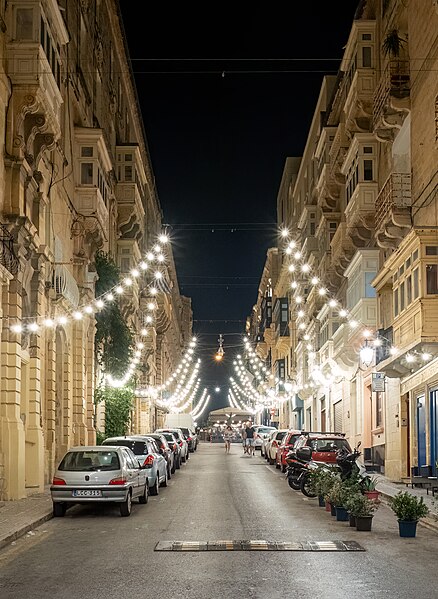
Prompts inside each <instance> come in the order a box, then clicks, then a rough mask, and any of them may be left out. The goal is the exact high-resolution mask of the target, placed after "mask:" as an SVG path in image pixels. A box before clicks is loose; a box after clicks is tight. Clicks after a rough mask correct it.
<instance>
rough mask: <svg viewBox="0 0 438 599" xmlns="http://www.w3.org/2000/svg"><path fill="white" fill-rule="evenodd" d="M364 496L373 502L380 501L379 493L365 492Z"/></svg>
mask: <svg viewBox="0 0 438 599" xmlns="http://www.w3.org/2000/svg"><path fill="white" fill-rule="evenodd" d="M364 495H365V496H366V497H368V499H371V500H373V501H375V500H376V499H379V491H365V492H364Z"/></svg>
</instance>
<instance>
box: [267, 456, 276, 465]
mask: <svg viewBox="0 0 438 599" xmlns="http://www.w3.org/2000/svg"><path fill="white" fill-rule="evenodd" d="M268 459H269V463H270V464H271V466H273V465H274V464H275V460H273V459H272V458H271V456H269V458H268Z"/></svg>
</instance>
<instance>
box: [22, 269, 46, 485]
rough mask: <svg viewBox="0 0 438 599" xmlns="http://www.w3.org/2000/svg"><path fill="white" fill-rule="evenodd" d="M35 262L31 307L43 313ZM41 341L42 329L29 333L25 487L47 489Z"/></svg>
mask: <svg viewBox="0 0 438 599" xmlns="http://www.w3.org/2000/svg"><path fill="white" fill-rule="evenodd" d="M38 262H39V263H38V264H36V265H35V266H36V269H35V273H34V276H33V280H32V290H31V292H32V307H33V311H34V313H35V315H36V316H37V315H40V314H41V313H42V306H43V304H44V267H43V265H42V264H41V260H40V261H38ZM41 344H42V338H41V334H40V333H39V332H37V333H33V334H32V335H31V336H30V347H29V355H30V360H29V389H28V398H27V400H28V401H27V408H28V410H27V416H26V423H25V434H26V488H29V489H34V490H35V491H38V492H41V491H43V489H44V440H43V429H42V411H41V349H42V348H41Z"/></svg>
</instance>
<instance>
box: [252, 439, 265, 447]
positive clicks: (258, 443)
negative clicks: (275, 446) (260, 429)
mask: <svg viewBox="0 0 438 599" xmlns="http://www.w3.org/2000/svg"><path fill="white" fill-rule="evenodd" d="M262 445H263V439H258V438H257V439H254V447H261V446H262Z"/></svg>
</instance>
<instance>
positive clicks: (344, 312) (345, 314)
mask: <svg viewBox="0 0 438 599" xmlns="http://www.w3.org/2000/svg"><path fill="white" fill-rule="evenodd" d="M339 316H340V317H341V318H345V317H346V316H347V310H344V309H343V308H342V310H339Z"/></svg>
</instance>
